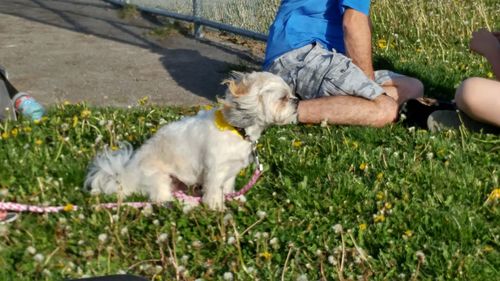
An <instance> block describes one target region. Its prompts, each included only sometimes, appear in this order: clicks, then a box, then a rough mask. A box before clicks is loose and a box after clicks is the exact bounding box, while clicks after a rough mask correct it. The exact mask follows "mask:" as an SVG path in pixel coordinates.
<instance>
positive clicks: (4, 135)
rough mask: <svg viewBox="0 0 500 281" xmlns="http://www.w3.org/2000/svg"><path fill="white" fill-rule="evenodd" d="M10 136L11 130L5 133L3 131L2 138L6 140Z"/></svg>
mask: <svg viewBox="0 0 500 281" xmlns="http://www.w3.org/2000/svg"><path fill="white" fill-rule="evenodd" d="M9 137H10V134H9V132H3V133H2V139H4V140H6V139H8V138H9Z"/></svg>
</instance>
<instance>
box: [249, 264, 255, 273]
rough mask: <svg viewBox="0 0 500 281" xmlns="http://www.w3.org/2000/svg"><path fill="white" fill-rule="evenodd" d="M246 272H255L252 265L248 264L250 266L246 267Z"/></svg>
mask: <svg viewBox="0 0 500 281" xmlns="http://www.w3.org/2000/svg"><path fill="white" fill-rule="evenodd" d="M247 272H248V273H249V274H252V273H254V272H255V268H254V267H252V266H250V267H248V268H247Z"/></svg>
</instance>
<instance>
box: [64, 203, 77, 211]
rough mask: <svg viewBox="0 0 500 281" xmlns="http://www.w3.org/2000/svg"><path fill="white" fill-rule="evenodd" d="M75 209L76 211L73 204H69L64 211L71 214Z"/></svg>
mask: <svg viewBox="0 0 500 281" xmlns="http://www.w3.org/2000/svg"><path fill="white" fill-rule="evenodd" d="M74 209H75V206H74V205H73V204H71V203H68V204H66V206H64V209H63V210H64V211H65V212H71V211H73V210H74Z"/></svg>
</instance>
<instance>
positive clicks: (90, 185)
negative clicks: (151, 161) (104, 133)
mask: <svg viewBox="0 0 500 281" xmlns="http://www.w3.org/2000/svg"><path fill="white" fill-rule="evenodd" d="M133 153H134V149H133V147H132V145H131V144H129V143H127V142H123V143H120V148H119V149H118V150H112V149H110V148H105V149H104V151H103V152H102V153H101V154H99V155H97V156H96V157H95V158H94V160H93V161H92V163H91V164H90V166H89V169H88V172H87V176H86V177H85V183H84V188H85V189H87V190H88V191H91V192H97V193H100V192H103V193H106V194H111V193H119V194H120V195H123V196H126V195H128V194H130V193H132V192H134V191H135V190H134V189H135V186H136V185H135V184H134V183H132V182H130V181H129V180H128V179H125V177H126V176H127V174H128V172H127V171H126V165H127V163H128V162H129V161H130V159H132V156H133Z"/></svg>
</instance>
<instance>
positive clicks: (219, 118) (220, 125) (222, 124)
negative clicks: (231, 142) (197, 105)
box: [214, 110, 244, 138]
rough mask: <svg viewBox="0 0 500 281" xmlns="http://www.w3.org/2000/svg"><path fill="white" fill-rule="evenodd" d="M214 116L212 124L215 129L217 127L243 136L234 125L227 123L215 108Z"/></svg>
mask: <svg viewBox="0 0 500 281" xmlns="http://www.w3.org/2000/svg"><path fill="white" fill-rule="evenodd" d="M214 117H215V118H214V124H215V127H217V129H219V130H220V131H230V132H231V133H233V134H236V135H238V136H240V137H241V138H244V137H243V135H242V134H241V133H240V132H239V131H238V130H237V129H236V128H235V127H233V125H231V124H229V123H227V121H226V119H225V118H224V115H223V114H222V111H221V110H216V111H215V113H214Z"/></svg>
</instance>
